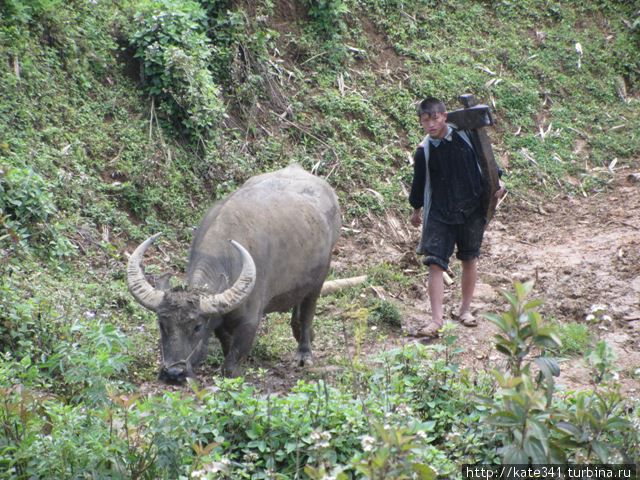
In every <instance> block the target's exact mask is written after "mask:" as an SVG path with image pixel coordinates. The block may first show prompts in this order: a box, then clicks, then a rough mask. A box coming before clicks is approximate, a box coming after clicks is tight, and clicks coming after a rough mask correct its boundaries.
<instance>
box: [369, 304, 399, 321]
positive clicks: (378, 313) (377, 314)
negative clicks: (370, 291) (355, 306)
mask: <svg viewBox="0 0 640 480" xmlns="http://www.w3.org/2000/svg"><path fill="white" fill-rule="evenodd" d="M370 312H371V313H370V314H369V322H370V323H373V324H374V325H388V326H389V327H392V328H400V327H402V314H401V313H400V311H399V310H398V307H396V306H395V305H394V304H393V303H392V302H390V301H389V300H378V301H376V302H375V304H374V305H373V307H372V308H370Z"/></svg>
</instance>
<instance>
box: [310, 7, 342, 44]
mask: <svg viewBox="0 0 640 480" xmlns="http://www.w3.org/2000/svg"><path fill="white" fill-rule="evenodd" d="M304 3H305V4H307V6H308V7H309V17H311V19H312V20H313V21H314V22H315V24H316V28H317V29H318V31H319V32H320V33H321V34H323V35H325V36H327V37H329V38H330V37H332V36H334V35H339V34H340V33H341V32H342V31H344V29H345V28H346V25H345V23H344V19H343V17H344V15H345V14H346V13H347V12H348V11H349V6H348V4H347V3H348V2H346V1H345V0H304Z"/></svg>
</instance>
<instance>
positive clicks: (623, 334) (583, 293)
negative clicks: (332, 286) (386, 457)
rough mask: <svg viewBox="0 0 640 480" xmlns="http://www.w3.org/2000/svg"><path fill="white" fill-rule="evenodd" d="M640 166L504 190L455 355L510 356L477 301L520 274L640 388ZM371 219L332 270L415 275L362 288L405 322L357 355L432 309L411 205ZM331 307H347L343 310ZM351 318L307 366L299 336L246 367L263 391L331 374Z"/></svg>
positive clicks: (408, 338)
mask: <svg viewBox="0 0 640 480" xmlns="http://www.w3.org/2000/svg"><path fill="white" fill-rule="evenodd" d="M637 171H638V169H635V170H634V169H629V168H620V169H619V170H618V171H617V172H616V173H615V174H612V175H611V178H610V181H609V183H608V185H607V187H606V189H604V190H603V192H601V193H598V194H593V195H589V196H583V195H578V196H566V195H565V196H557V197H556V198H554V199H551V200H545V201H542V200H532V199H531V198H528V199H524V198H519V197H518V196H517V195H514V194H508V195H507V197H506V199H505V200H504V201H503V202H502V204H501V205H500V207H499V209H498V211H497V212H496V215H495V217H494V219H493V220H492V222H491V223H490V225H489V228H488V230H487V232H486V235H485V241H484V244H483V253H482V257H481V259H480V263H479V279H478V284H477V288H476V295H475V299H474V302H473V304H472V308H473V311H474V313H475V314H476V316H477V318H478V320H479V325H478V326H477V327H475V328H469V327H463V326H459V327H458V328H457V329H456V335H457V336H458V345H459V346H461V347H462V348H463V349H464V351H463V352H462V353H461V354H460V356H459V358H458V359H457V361H458V362H459V363H460V364H461V366H462V367H466V368H469V369H471V370H474V371H478V370H483V369H491V368H504V357H503V356H502V355H500V354H498V353H497V352H496V350H495V349H494V348H493V335H494V334H495V333H496V331H497V329H496V328H495V327H494V326H493V325H492V324H491V323H490V322H488V321H487V320H486V319H484V318H482V313H484V312H502V311H504V310H505V309H506V308H507V303H506V300H505V299H504V297H503V296H502V295H501V293H500V290H503V289H505V290H509V291H511V290H512V289H513V282H514V281H527V280H534V281H535V287H534V291H533V294H532V298H538V299H542V300H543V301H544V304H543V305H542V307H540V308H539V311H540V313H541V314H542V316H543V319H544V320H545V321H549V320H553V321H554V322H556V323H558V324H562V323H569V322H578V323H585V324H587V325H588V326H589V329H590V331H591V332H592V333H593V337H594V341H596V340H598V339H604V340H606V341H607V342H608V343H609V344H610V345H611V346H612V348H613V349H614V351H615V353H616V355H617V361H616V367H617V369H618V377H619V382H620V384H621V385H622V390H623V392H624V393H625V394H626V395H629V396H631V397H638V396H640V182H638V181H635V180H634V179H633V177H632V175H631V174H632V173H634V172H637ZM369 220H370V221H369V222H364V223H367V225H366V226H364V225H363V224H351V225H346V226H345V227H344V229H345V235H343V237H342V238H341V240H340V241H339V243H338V246H337V248H336V250H335V256H334V260H333V269H334V271H335V273H336V276H338V277H340V276H349V275H347V273H348V274H353V272H360V273H362V272H364V271H365V270H367V266H371V265H376V264H381V263H388V264H393V265H396V266H399V267H401V269H402V272H403V273H404V275H406V276H407V277H408V278H411V281H410V282H408V283H409V286H407V284H406V282H405V284H404V286H400V284H399V285H398V287H397V289H394V288H390V287H387V288H386V289H385V288H383V287H379V286H372V287H368V288H366V289H365V291H364V293H362V295H364V296H371V297H373V296H375V297H378V298H383V299H385V300H388V301H390V302H393V303H394V305H396V306H397V308H398V310H399V311H400V312H401V316H402V327H401V328H396V329H385V330H384V334H380V335H375V334H373V335H372V334H369V335H366V336H365V337H364V341H363V343H361V344H360V345H359V346H360V348H361V350H362V352H363V353H362V354H361V355H362V356H363V357H365V358H368V359H374V358H375V356H376V354H377V353H379V352H381V351H384V350H388V349H391V348H394V347H399V346H402V345H407V344H410V343H413V342H418V341H421V340H419V339H417V338H415V337H414V336H413V333H414V332H415V330H417V329H418V328H419V327H420V326H421V325H422V324H423V323H424V322H428V321H429V319H430V306H429V299H428V295H427V281H428V277H427V270H426V267H424V266H422V264H421V263H420V258H419V257H417V256H416V255H415V254H414V250H415V246H416V244H417V241H418V238H419V237H418V236H419V232H418V229H415V228H413V227H411V226H410V224H409V222H408V217H407V218H399V217H397V216H395V215H391V214H390V215H387V216H386V218H383V219H382V220H374V219H369ZM450 271H451V276H452V279H453V284H452V285H450V286H448V287H446V288H445V315H446V316H447V317H448V318H449V319H453V317H454V315H455V314H456V313H457V310H458V305H459V302H460V285H459V278H460V276H459V272H460V264H459V262H458V261H457V260H455V259H453V260H452V263H451V268H450ZM594 306H598V307H597V308H598V311H597V312H596V313H595V317H596V318H595V321H589V320H588V319H589V314H591V313H592V311H593V310H594ZM326 308H328V310H329V311H322V309H323V307H322V306H320V307H319V309H320V310H321V311H320V312H318V313H319V315H320V316H319V318H317V319H316V322H319V321H322V316H323V315H324V316H327V315H332V312H331V310H332V309H335V308H336V307H335V306H329V307H326ZM333 314H335V315H337V316H340V315H341V313H340V312H339V311H335V312H333ZM598 320H599V321H598ZM276 322H280V323H282V324H283V325H282V326H284V324H286V323H287V320H286V318H285V317H281V318H280V319H278V320H276ZM273 328H274V321H273V320H268V321H264V322H263V324H262V325H261V327H260V332H259V334H258V338H259V337H260V336H265V335H267V336H268V335H271V332H270V330H272V329H273ZM285 330H286V328H285ZM348 330H350V329H348V328H340V327H339V326H338V327H335V330H334V331H327V329H326V328H324V329H323V328H320V326H318V327H317V328H316V331H317V332H318V335H317V338H316V339H315V341H314V365H313V366H312V367H310V368H306V369H303V368H298V367H295V366H293V365H292V362H293V352H294V350H295V342H294V340H293V338H290V339H288V340H283V341H286V342H287V343H290V344H291V345H289V346H288V347H290V349H289V352H290V354H284V355H283V356H282V358H277V359H272V360H269V359H265V358H261V356H260V354H259V353H255V352H254V354H252V357H251V358H250V359H249V361H248V362H247V367H248V368H249V370H248V375H247V379H248V380H249V381H250V382H252V383H255V384H256V385H257V386H258V387H259V389H261V390H262V391H265V392H273V393H286V392H287V391H288V390H289V389H290V388H291V387H292V386H293V385H295V383H296V382H297V381H298V380H300V379H307V380H309V379H313V378H326V379H329V380H331V379H333V380H336V379H337V378H339V376H340V375H341V374H342V372H343V371H344V369H345V368H346V367H345V366H344V365H345V361H347V363H348V359H349V358H351V357H352V356H353V355H354V350H355V343H356V342H355V340H354V338H353V335H351V334H349V333H347V331H348ZM281 331H282V328H281ZM369 333H371V332H369ZM284 338H286V333H285V337H284ZM437 341H439V340H436V342H437ZM259 342H260V340H258V343H259ZM212 343H216V342H215V340H214V341H212ZM288 347H287V348H288ZM213 348H217V346H214V347H213ZM257 348H258V349H259V348H260V347H257ZM254 350H256V346H254ZM285 350H286V349H285ZM209 363H210V362H209ZM256 368H261V369H264V372H266V373H263V374H261V375H260V377H259V378H258V377H257V376H255V374H252V373H251V369H256ZM217 374H218V373H217V369H216V368H215V366H214V365H211V364H208V365H205V366H204V367H203V368H202V370H201V376H200V381H201V382H203V383H204V384H205V385H206V384H207V383H208V380H207V379H211V378H213V376H215V375H217ZM558 385H559V386H560V387H561V388H566V389H575V388H588V387H589V386H590V385H591V376H590V373H589V368H588V367H587V366H586V364H585V361H584V360H583V358H581V357H578V356H573V357H566V358H563V359H561V374H560V378H559V380H558ZM167 388H170V389H174V388H188V387H167V386H165V385H161V384H159V383H158V382H151V383H147V384H144V385H142V386H141V389H142V391H143V392H146V393H152V392H156V391H160V390H163V389H167Z"/></svg>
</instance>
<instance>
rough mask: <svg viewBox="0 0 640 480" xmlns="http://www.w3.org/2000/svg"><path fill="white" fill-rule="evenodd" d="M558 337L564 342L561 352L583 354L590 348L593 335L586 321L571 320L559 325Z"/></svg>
mask: <svg viewBox="0 0 640 480" xmlns="http://www.w3.org/2000/svg"><path fill="white" fill-rule="evenodd" d="M558 337H559V338H560V341H561V342H562V347H561V348H560V353H561V354H565V355H577V356H582V355H583V354H584V352H586V351H587V350H589V348H590V347H591V344H592V342H593V336H592V335H591V332H590V330H589V327H588V326H587V325H585V324H584V323H577V322H569V323H563V324H560V325H559V326H558Z"/></svg>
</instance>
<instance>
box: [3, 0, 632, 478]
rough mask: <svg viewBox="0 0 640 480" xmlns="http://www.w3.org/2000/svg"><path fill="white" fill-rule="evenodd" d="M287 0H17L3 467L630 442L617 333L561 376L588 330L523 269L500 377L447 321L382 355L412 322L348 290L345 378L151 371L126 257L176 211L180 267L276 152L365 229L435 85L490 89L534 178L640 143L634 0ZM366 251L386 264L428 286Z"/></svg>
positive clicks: (328, 471) (384, 200) (546, 449)
mask: <svg viewBox="0 0 640 480" xmlns="http://www.w3.org/2000/svg"><path fill="white" fill-rule="evenodd" d="M286 3H287V2H284V3H276V2H273V1H265V2H253V3H252V2H231V1H229V0H200V1H199V2H197V3H196V2H193V1H191V2H177V1H170V0H152V1H146V2H103V1H98V2H89V1H87V2H75V1H72V2H61V1H59V0H37V1H29V2H24V1H18V0H7V1H4V2H1V5H0V57H1V58H3V60H4V62H3V65H4V67H5V68H3V69H0V90H1V91H2V92H3V96H2V100H0V159H1V160H0V162H1V163H0V164H1V166H0V170H2V173H0V202H1V207H2V214H1V216H2V219H0V268H1V269H2V275H1V278H2V280H1V281H0V350H2V352H3V353H2V355H1V357H0V389H1V391H0V471H1V472H2V474H0V475H2V476H3V478H21V479H22V478H52V477H55V478H80V477H86V476H90V477H93V478H154V479H155V478H179V477H181V476H182V477H188V476H191V477H192V478H198V477H201V478H207V477H208V478H287V477H288V478H296V476H298V477H300V476H303V475H305V474H306V475H307V476H309V477H312V478H313V477H314V476H315V478H322V477H324V476H330V475H333V476H335V477H337V478H352V477H365V476H368V477H370V478H383V477H390V476H393V477H394V478H403V477H407V478H411V476H412V475H416V476H418V478H431V477H432V476H433V471H434V470H436V471H437V472H438V475H439V476H440V477H441V478H450V477H453V476H455V475H457V474H458V473H459V465H460V464H462V463H495V462H497V461H499V459H500V457H501V456H502V457H503V458H504V457H505V456H508V457H509V458H513V459H517V460H520V459H524V456H526V460H531V459H536V460H542V459H545V460H550V459H563V458H566V459H567V460H569V461H574V462H601V461H605V460H607V461H616V462H617V461H620V460H621V459H622V460H627V459H635V458H636V457H637V448H638V444H639V436H638V429H637V428H635V427H634V426H633V425H632V424H630V423H629V421H628V420H629V418H633V419H635V422H636V423H637V420H638V410H637V407H636V408H635V410H633V409H630V408H629V403H628V402H627V401H626V400H625V399H624V398H622V397H621V396H620V395H619V393H618V392H617V390H616V387H615V385H614V384H612V383H611V382H613V381H615V378H616V372H615V371H614V369H613V367H614V360H613V357H612V355H611V349H610V348H609V347H608V346H607V345H606V344H604V343H603V344H598V345H596V346H595V348H594V349H593V350H592V351H591V352H590V353H589V355H588V360H587V362H588V364H589V365H590V368H591V370H592V380H593V391H584V392H557V391H556V389H555V384H554V383H553V378H554V374H555V373H557V365H556V363H555V362H554V361H553V359H552V357H550V356H549V354H550V353H551V352H550V351H549V349H550V348H551V347H552V346H553V347H554V348H558V345H559V342H557V340H558V339H561V340H562V344H563V346H562V347H561V350H560V352H561V353H565V352H568V350H569V349H573V350H574V351H575V350H577V349H578V348H581V347H580V346H581V345H584V342H585V341H586V339H585V338H584V336H583V335H582V333H583V332H579V331H578V330H577V329H576V331H573V330H571V331H569V330H567V331H563V330H562V328H561V329H560V331H559V332H553V331H552V330H549V329H548V328H547V327H545V326H543V325H542V323H541V318H540V316H539V314H537V313H536V312H535V311H534V310H535V307H536V303H535V302H533V303H530V302H528V301H526V300H525V297H526V296H527V294H528V293H529V290H530V288H529V289H528V287H526V286H517V287H516V292H515V293H514V294H508V296H507V298H508V300H509V302H510V308H511V310H510V311H509V312H507V313H505V314H503V315H496V316H494V320H495V321H496V324H497V325H498V326H499V328H500V332H499V334H498V338H496V342H497V344H498V347H497V348H499V351H500V352H501V353H502V354H503V355H505V356H506V358H507V361H508V364H509V369H508V371H503V372H499V374H497V378H498V380H499V382H498V383H497V384H496V383H495V382H494V381H493V380H491V379H489V378H487V376H486V375H484V374H483V373H482V372H481V373H479V374H477V375H475V376H473V375H471V373H469V372H465V371H459V369H458V367H457V365H456V356H457V354H458V353H459V350H460V349H459V347H458V346H457V342H456V335H455V331H454V330H453V329H452V327H451V326H450V325H447V326H445V336H444V338H443V339H442V341H441V343H440V344H439V345H437V346H435V347H428V348H427V347H424V346H422V345H410V346H406V347H405V348H402V349H399V350H393V351H390V352H388V354H387V355H386V356H385V357H383V358H381V359H379V360H378V363H377V364H376V366H375V368H371V367H370V366H369V362H370V361H371V360H372V359H371V358H370V356H369V352H368V351H367V350H366V349H365V348H364V347H365V340H366V339H368V336H371V332H372V329H371V327H370V326H368V322H376V323H378V322H379V323H381V324H385V325H393V326H396V325H397V324H398V322H399V320H400V318H399V316H398V311H397V309H396V308H395V307H394V305H393V304H392V303H389V302H385V301H377V300H376V301H373V303H369V302H368V301H367V300H366V299H365V300H363V299H362V298H361V295H362V294H363V292H362V290H358V289H354V291H353V292H345V293H343V294H339V295H336V296H335V297H334V298H331V299H323V300H321V302H320V310H322V311H321V313H320V318H319V320H320V321H318V322H316V329H317V330H318V332H319V334H318V335H317V337H316V345H318V344H320V345H321V344H322V342H333V343H332V346H333V347H336V346H338V345H339V347H340V349H343V350H344V351H345V354H344V358H338V359H331V360H335V361H336V362H337V363H339V364H340V365H341V366H342V365H344V364H346V365H347V368H346V369H345V370H344V371H343V374H342V375H336V376H335V381H334V382H333V383H334V384H333V385H330V384H329V383H328V382H327V381H319V382H318V381H313V380H312V381H308V382H301V383H300V384H299V385H298V386H297V387H296V388H294V389H293V391H292V392H290V393H283V394H281V395H265V394H263V393H261V392H259V391H258V390H257V389H256V388H255V387H252V386H251V385H249V384H247V383H243V382H242V380H233V381H227V380H221V379H217V380H215V381H214V382H213V385H211V386H210V387H207V388H205V389H202V390H201V389H199V388H198V387H195V386H194V392H193V394H191V393H187V392H175V391H173V392H164V393H156V394H149V395H148V396H137V395H131V394H130V393H129V392H130V391H131V390H132V389H135V388H136V387H132V386H130V385H129V384H128V383H127V382H128V381H131V379H132V378H133V379H136V380H137V379H143V380H148V379H150V378H152V376H153V370H154V369H155V359H156V354H157V351H156V350H157V345H156V342H157V331H156V330H155V329H154V325H153V323H149V322H152V321H153V319H152V316H151V315H150V314H148V313H146V312H141V310H140V309H138V308H137V307H134V306H133V302H132V300H131V298H130V296H129V294H128V292H127V289H126V284H125V283H124V282H123V276H124V268H123V265H124V264H125V263H126V255H125V253H126V252H130V251H131V248H132V246H134V245H135V244H136V242H137V241H139V240H140V239H142V238H144V237H145V235H146V234H147V233H148V232H149V231H157V230H160V229H163V230H165V231H173V232H174V234H173V235H172V236H170V238H171V240H175V243H170V244H169V245H167V246H166V248H167V249H168V251H167V255H163V257H166V256H171V257H172V258H173V260H172V261H173V262H176V263H172V264H170V265H169V268H173V269H174V270H177V271H180V270H182V269H183V268H184V264H183V263H182V262H183V260H180V259H177V255H174V253H175V252H176V251H178V250H180V252H181V253H182V252H183V250H184V249H183V248H182V246H183V245H186V244H188V242H189V240H190V238H191V232H192V227H193V226H195V225H196V224H197V222H198V220H199V219H200V217H201V215H202V213H203V211H204V210H205V209H206V207H207V206H208V204H209V203H210V201H211V198H219V197H221V196H225V195H227V194H229V193H231V192H232V191H233V190H235V188H237V186H238V185H239V184H241V183H242V182H243V181H244V180H245V179H246V178H247V177H248V176H250V175H252V174H254V173H258V172H261V171H266V170H272V169H274V168H276V167H279V166H282V165H285V164H287V163H289V162H290V161H292V160H294V161H297V162H299V163H301V164H303V165H304V166H305V167H306V168H308V169H310V170H311V169H312V168H313V169H314V171H315V172H316V173H318V174H319V175H321V176H324V177H325V178H327V179H328V180H329V182H330V183H331V184H332V185H334V186H335V187H336V189H337V191H338V194H339V197H340V201H341V204H342V206H343V212H344V216H345V225H349V226H350V227H349V228H351V231H352V232H357V231H358V230H359V229H360V228H361V226H363V225H365V226H366V225H367V224H369V223H371V224H376V223H377V222H378V221H379V218H378V217H381V216H386V215H388V214H389V215H392V216H393V215H395V216H404V215H405V214H406V208H407V206H406V190H407V188H408V185H409V182H410V179H411V167H410V166H409V165H408V164H407V163H406V161H405V160H406V157H407V156H408V155H409V154H410V153H411V151H412V150H413V148H414V146H415V144H416V143H417V142H418V141H419V139H420V138H421V137H422V132H421V131H420V130H419V128H418V125H417V122H415V115H414V108H413V107H414V102H415V101H417V100H418V99H420V98H422V97H424V96H426V95H431V94H434V95H437V96H441V97H443V98H444V99H445V100H446V101H447V103H448V105H449V107H450V108H456V107H457V105H456V97H457V95H458V94H460V93H462V92H466V91H470V92H472V93H475V94H476V96H477V97H478V98H479V99H480V100H481V101H483V102H485V103H488V104H490V105H492V106H493V107H494V108H495V114H496V118H497V119H498V124H497V126H496V128H495V129H493V130H492V131H491V132H490V134H491V136H492V138H493V141H494V143H495V144H496V146H497V147H498V148H497V149H496V151H497V152H499V153H500V154H501V155H502V154H503V155H505V156H507V155H508V157H509V159H510V164H509V169H508V176H507V177H506V179H507V182H509V187H510V189H511V190H512V191H516V192H519V193H520V194H521V195H523V196H527V195H529V192H530V190H536V191H539V192H540V191H541V192H546V193H556V192H557V191H558V190H560V191H566V192H568V193H573V191H574V190H575V191H578V192H580V193H584V194H585V195H589V194H591V193H593V192H595V191H598V190H600V189H603V188H606V185H607V182H608V181H609V180H610V178H611V173H610V171H609V169H608V166H609V165H610V164H611V162H612V161H613V160H614V159H617V160H618V162H617V165H618V166H620V165H622V166H625V165H626V164H629V163H630V162H631V160H630V159H633V158H634V155H635V154H636V152H637V151H638V150H639V145H640V144H639V141H640V140H639V137H638V136H637V135H634V134H633V132H636V131H638V130H640V125H639V122H640V118H639V114H638V109H637V93H638V72H639V71H640V68H639V66H640V53H639V52H640V49H639V48H638V45H639V44H638V34H639V32H640V30H639V29H638V19H637V12H636V10H637V9H634V7H633V5H632V2H608V1H601V0H597V1H587V2H568V3H567V2H559V1H547V2H533V1H531V0H524V1H521V2H516V1H500V2H467V3H465V5H464V8H461V4H460V3H459V2H455V1H445V2H435V1H432V0H419V1H418V0H411V1H400V0H385V1H371V0H359V1H358V2H355V1H351V0H349V1H347V0H344V1H342V0H340V1H336V0H331V1H324V0H323V1H312V0H307V1H306V2H305V5H306V6H307V7H308V9H307V10H306V11H304V12H302V13H300V12H298V14H299V18H294V19H293V21H292V23H291V25H289V24H283V23H282V21H283V17H286V18H284V20H288V17H287V15H289V14H288V13H287V12H283V10H282V7H283V6H284V5H285V4H286ZM241 5H244V8H243V7H242V6H241ZM600 12H604V13H600ZM307 14H308V15H307ZM289 27H290V28H289ZM278 32H279V33H278ZM443 41H444V42H445V43H446V44H447V49H446V50H443V49H442V45H443ZM577 43H579V44H580V45H581V47H582V50H583V54H582V56H579V53H578V51H577V50H576V44H577ZM134 60H138V61H139V62H140V63H141V64H142V68H143V72H144V83H143V85H141V86H140V85H138V84H137V82H138V81H139V70H140V69H139V67H140V65H139V64H138V63H136V61H134ZM149 96H151V97H152V99H153V100H151V101H150V100H149ZM71 242H73V245H75V246H77V247H78V253H79V254H80V255H78V256H77V257H75V258H68V257H69V255H68V254H69V253H72V252H73V251H74V248H73V247H72V246H71V245H72V243H71ZM178 242H179V243H178ZM178 245H180V246H178ZM32 253H35V254H36V255H32ZM60 257H67V258H65V262H66V263H61V262H60V261H59V258H60ZM163 257H158V258H156V262H160V263H162V262H164V263H169V260H165V259H164V258H163ZM372 262H373V263H375V264H376V265H374V266H373V267H371V268H370V269H369V270H370V271H369V272H368V273H369V274H370V276H371V278H372V281H373V282H375V284H376V285H382V286H384V287H385V288H386V289H388V290H391V289H396V288H399V287H400V288H407V287H409V286H410V284H411V279H410V278H409V277H407V275H405V274H404V273H403V272H402V270H401V267H400V266H396V265H385V264H377V262H375V259H374V260H372ZM155 267H156V268H159V266H158V265H156V266H155ZM96 312H99V313H96ZM264 327H265V328H266V329H268V330H269V333H271V334H273V335H266V336H260V340H259V343H258V345H257V349H256V351H255V353H256V355H255V357H256V359H257V363H258V364H260V363H262V361H263V360H270V361H275V360H276V359H278V360H281V359H282V358H283V357H284V358H286V356H287V355H289V354H291V353H292V350H293V348H294V345H295V343H294V342H293V341H292V340H291V339H290V337H291V335H290V327H289V325H288V318H286V317H285V316H275V317H274V319H273V320H270V321H269V322H266V324H265V325H264ZM502 327H506V329H504V328H502ZM283 338H287V342H284V341H283V340H282V339H283ZM350 339H353V342H354V344H355V345H354V346H355V348H356V354H355V356H354V355H352V353H351V352H350V351H348V350H349V349H350V348H352V346H351V345H350V344H349V340H350ZM317 348H318V349H321V348H322V347H317ZM333 350H336V348H334V349H333ZM340 351H342V350H340ZM334 367H335V365H334ZM337 368H340V367H337ZM296 374H297V372H296ZM309 376H310V378H314V376H315V377H324V376H328V377H333V376H332V375H327V374H325V373H323V372H321V371H320V372H318V371H314V372H311V373H309ZM332 380H334V378H332ZM478 396H482V397H487V398H490V399H491V400H490V401H488V402H480V400H479V399H478ZM629 411H631V412H632V413H630V414H629V413H628V412H629ZM489 419H491V422H489V421H488V420H489ZM525 441H526V448H525V445H524V443H525ZM634 449H635V450H634ZM42 452H46V453H47V454H46V455H43V454H42Z"/></svg>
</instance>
